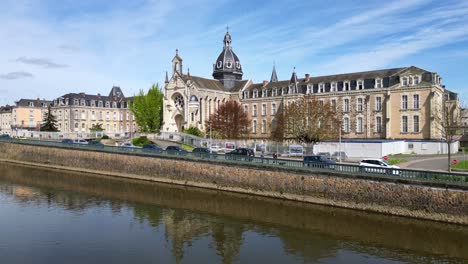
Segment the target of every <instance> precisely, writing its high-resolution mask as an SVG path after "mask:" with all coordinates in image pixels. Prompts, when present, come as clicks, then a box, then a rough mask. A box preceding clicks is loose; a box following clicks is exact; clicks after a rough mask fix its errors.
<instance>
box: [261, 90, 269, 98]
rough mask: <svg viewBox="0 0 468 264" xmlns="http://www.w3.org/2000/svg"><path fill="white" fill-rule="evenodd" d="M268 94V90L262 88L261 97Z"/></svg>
mask: <svg viewBox="0 0 468 264" xmlns="http://www.w3.org/2000/svg"><path fill="white" fill-rule="evenodd" d="M267 96H268V90H267V89H263V90H262V97H267Z"/></svg>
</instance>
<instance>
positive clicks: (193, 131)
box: [184, 126, 203, 137]
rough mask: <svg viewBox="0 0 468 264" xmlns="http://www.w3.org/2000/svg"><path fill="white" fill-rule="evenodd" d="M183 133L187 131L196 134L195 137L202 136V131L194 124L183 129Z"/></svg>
mask: <svg viewBox="0 0 468 264" xmlns="http://www.w3.org/2000/svg"><path fill="white" fill-rule="evenodd" d="M184 133H187V134H189V135H194V136H197V137H201V136H203V133H202V131H201V130H200V129H198V127H194V126H191V127H189V128H187V129H185V130H184Z"/></svg>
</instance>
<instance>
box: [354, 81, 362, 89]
mask: <svg viewBox="0 0 468 264" xmlns="http://www.w3.org/2000/svg"><path fill="white" fill-rule="evenodd" d="M362 89H364V81H363V80H358V81H357V86H356V90H362Z"/></svg>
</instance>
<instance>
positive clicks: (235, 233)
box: [163, 210, 244, 263]
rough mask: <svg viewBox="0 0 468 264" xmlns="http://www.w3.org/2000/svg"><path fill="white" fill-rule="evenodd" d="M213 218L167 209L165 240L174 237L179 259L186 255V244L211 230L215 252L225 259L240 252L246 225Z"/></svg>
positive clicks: (173, 248) (175, 253)
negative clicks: (218, 220)
mask: <svg viewBox="0 0 468 264" xmlns="http://www.w3.org/2000/svg"><path fill="white" fill-rule="evenodd" d="M213 220H214V219H212V218H209V217H206V218H205V217H204V216H202V215H198V214H192V213H188V212H184V211H179V210H165V211H164V216H163V221H164V225H165V236H166V240H169V239H170V240H171V241H172V254H173V255H174V257H175V259H176V263H180V262H181V261H182V259H183V256H184V245H185V244H186V245H187V246H191V245H192V241H193V240H196V239H198V238H200V237H203V236H207V235H209V234H210V233H211V235H212V237H213V242H214V243H215V247H216V253H217V255H218V256H220V257H221V259H222V263H232V262H233V260H234V259H235V257H237V256H238V255H239V252H240V247H241V245H242V233H243V232H244V225H242V224H236V223H227V224H226V223H224V222H225V221H224V220H223V221H222V222H221V221H220V222H214V221H213Z"/></svg>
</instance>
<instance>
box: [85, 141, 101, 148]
mask: <svg viewBox="0 0 468 264" xmlns="http://www.w3.org/2000/svg"><path fill="white" fill-rule="evenodd" d="M88 145H89V146H91V147H104V144H102V143H101V142H100V141H97V140H91V141H89V142H88Z"/></svg>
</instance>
